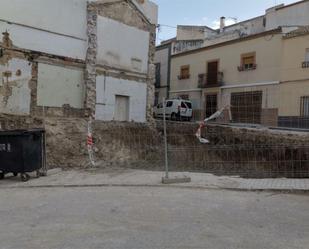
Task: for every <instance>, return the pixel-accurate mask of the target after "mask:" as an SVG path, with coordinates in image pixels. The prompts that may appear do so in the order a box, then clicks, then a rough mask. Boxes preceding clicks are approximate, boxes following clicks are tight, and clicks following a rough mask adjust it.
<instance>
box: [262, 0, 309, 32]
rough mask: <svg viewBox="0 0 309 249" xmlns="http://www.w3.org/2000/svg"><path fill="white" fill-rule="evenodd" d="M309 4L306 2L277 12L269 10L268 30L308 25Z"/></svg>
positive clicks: (267, 15)
mask: <svg viewBox="0 0 309 249" xmlns="http://www.w3.org/2000/svg"><path fill="white" fill-rule="evenodd" d="M308 13H309V2H308V1H304V2H303V3H299V4H296V5H292V6H290V7H286V8H279V9H277V10H269V11H268V13H267V14H266V18H267V19H266V30H271V29H275V28H278V27H279V26H284V25H295V26H296V25H308V24H309V14H308Z"/></svg>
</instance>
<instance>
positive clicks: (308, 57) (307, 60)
mask: <svg viewBox="0 0 309 249" xmlns="http://www.w3.org/2000/svg"><path fill="white" fill-rule="evenodd" d="M302 67H303V68H309V48H307V49H306V54H305V61H304V62H303V65H302Z"/></svg>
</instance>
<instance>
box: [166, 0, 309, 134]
mask: <svg viewBox="0 0 309 249" xmlns="http://www.w3.org/2000/svg"><path fill="white" fill-rule="evenodd" d="M299 6H302V8H303V9H306V8H307V7H308V6H309V1H301V2H298V3H296V4H292V5H289V6H279V7H275V8H273V9H270V10H267V15H270V14H269V13H272V12H273V11H277V12H278V13H281V11H284V15H285V18H281V17H280V16H281V14H280V15H279V14H278V16H279V17H280V20H281V19H282V20H281V21H280V24H282V26H283V27H276V25H277V24H276V22H274V21H273V20H272V23H275V24H268V25H267V23H268V21H267V18H266V17H267V15H266V17H263V19H264V23H263V26H264V29H260V28H258V27H261V26H260V17H258V18H256V19H252V20H254V22H255V23H256V24H255V26H252V27H255V31H254V32H252V33H251V34H249V35H248V34H246V35H244V36H241V37H238V38H237V39H235V38H234V39H229V33H227V37H228V38H227V39H226V40H224V39H222V37H224V34H222V35H219V36H218V37H217V40H216V39H214V41H216V42H212V43H208V44H209V45H208V46H204V47H201V48H197V49H193V50H187V51H183V52H181V53H177V54H173V55H172V60H171V85H170V96H171V97H181V98H186V99H190V100H191V101H192V103H193V108H194V115H195V117H194V118H195V119H197V120H201V119H204V118H206V117H209V116H210V115H212V114H213V113H214V112H216V111H217V110H218V109H221V108H225V109H226V111H225V113H224V114H225V115H224V118H223V119H224V120H223V121H224V122H227V121H229V119H230V118H232V120H233V122H237V123H258V124H263V125H266V126H278V125H279V126H294V127H299V128H303V127H305V126H306V127H307V128H308V127H309V123H308V118H306V116H308V113H307V110H308V108H309V107H308V98H307V96H308V94H307V89H309V82H308V78H309V71H308V63H307V61H308V60H309V59H308V56H309V55H308V51H309V45H308V40H307V35H308V34H307V31H308V29H307V27H306V26H303V25H304V24H305V23H306V22H307V23H308V25H309V20H306V18H307V16H306V15H303V14H304V12H303V10H302V9H301V8H300V7H299ZM287 10H289V11H287ZM297 14H299V19H298V21H295V23H296V24H293V25H292V23H291V20H294V19H293V18H296V16H297ZM282 15H283V14H282ZM288 16H290V17H293V18H292V19H289V18H288ZM279 17H278V18H279ZM296 19H297V18H296ZM252 20H251V21H252ZM283 20H287V21H288V22H290V24H291V25H288V23H287V24H286V25H283V23H282V22H283ZM278 22H279V21H278ZM238 25H239V24H238ZM232 26H235V25H232ZM292 26H293V27H292ZM269 27H273V29H269ZM223 29H225V30H227V29H229V27H225V28H223ZM262 30H264V31H263V32H261V31H262ZM228 110H230V111H228ZM230 113H231V115H232V117H230V116H231V115H230Z"/></svg>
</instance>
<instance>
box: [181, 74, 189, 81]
mask: <svg viewBox="0 0 309 249" xmlns="http://www.w3.org/2000/svg"><path fill="white" fill-rule="evenodd" d="M187 79H190V74H188V75H178V80H187Z"/></svg>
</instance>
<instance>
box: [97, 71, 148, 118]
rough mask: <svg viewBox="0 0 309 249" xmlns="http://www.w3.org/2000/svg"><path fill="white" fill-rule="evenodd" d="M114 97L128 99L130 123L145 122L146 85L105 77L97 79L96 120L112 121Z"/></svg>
mask: <svg viewBox="0 0 309 249" xmlns="http://www.w3.org/2000/svg"><path fill="white" fill-rule="evenodd" d="M115 95H123V96H128V97H129V98H130V107H129V110H130V113H129V120H130V121H135V122H140V123H143V122H146V104H147V86H146V83H142V82H136V81H130V80H123V79H117V78H113V77H105V76H98V77H97V105H96V119H97V120H102V121H112V120H114V114H115V99H116V98H115Z"/></svg>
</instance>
